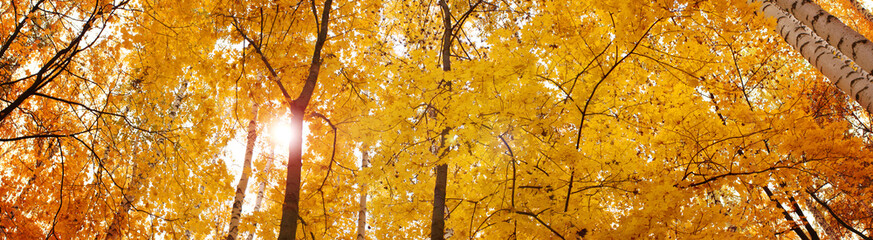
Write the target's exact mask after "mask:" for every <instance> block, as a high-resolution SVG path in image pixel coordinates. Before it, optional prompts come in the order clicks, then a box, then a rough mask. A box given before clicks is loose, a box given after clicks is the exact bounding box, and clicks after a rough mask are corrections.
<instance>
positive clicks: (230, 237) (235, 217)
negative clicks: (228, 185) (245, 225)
mask: <svg viewBox="0 0 873 240" xmlns="http://www.w3.org/2000/svg"><path fill="white" fill-rule="evenodd" d="M257 121H258V105H257V104H255V105H254V106H252V119H251V120H249V127H248V136H247V143H246V154H245V157H244V159H243V171H242V174H241V175H240V177H239V183H238V184H237V185H236V195H235V196H234V198H233V208H232V210H231V213H230V226H229V228H228V233H227V237H226V238H225V239H226V240H234V239H236V235H237V233H239V218H240V214H241V213H242V205H243V202H245V199H246V189H247V188H248V185H249V174H251V173H252V154H253V152H254V150H255V140H256V139H257V138H258V131H257V130H258V123H257Z"/></svg>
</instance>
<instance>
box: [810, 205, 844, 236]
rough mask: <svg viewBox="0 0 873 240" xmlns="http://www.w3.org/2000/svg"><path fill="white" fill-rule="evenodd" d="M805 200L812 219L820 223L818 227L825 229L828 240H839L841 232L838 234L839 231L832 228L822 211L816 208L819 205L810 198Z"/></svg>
mask: <svg viewBox="0 0 873 240" xmlns="http://www.w3.org/2000/svg"><path fill="white" fill-rule="evenodd" d="M803 199H804V203H805V204H806V206H808V207H809V212H811V213H812V217H813V218H815V222H816V223H818V225H819V226H821V228H822V229H824V233H825V234H826V235H825V237H826V239H837V238H839V237H840V236H842V235H841V234H840V233H839V232H837V229H835V228H834V227H833V226H831V224H830V223H828V221H827V219H825V218H824V215H823V214H821V209H819V208H818V207H816V205H817V204H816V203H815V202H813V201H812V200H810V199H809V198H803Z"/></svg>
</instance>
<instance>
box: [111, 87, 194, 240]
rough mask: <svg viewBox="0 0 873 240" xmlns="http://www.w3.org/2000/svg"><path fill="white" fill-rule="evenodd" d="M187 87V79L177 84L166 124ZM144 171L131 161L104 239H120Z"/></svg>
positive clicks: (174, 114)
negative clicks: (127, 175)
mask: <svg viewBox="0 0 873 240" xmlns="http://www.w3.org/2000/svg"><path fill="white" fill-rule="evenodd" d="M187 89H188V80H187V79H185V80H183V81H182V83H181V84H180V86H179V89H178V90H176V94H175V96H174V97H175V99H173V103H172V105H170V113H169V114H168V115H169V116H170V122H169V123H168V124H167V125H169V126H172V125H173V122H174V121H175V120H176V116H177V115H178V112H179V109H180V108H181V107H182V100H183V99H185V95H184V94H185V91H187ZM163 142H164V139H158V144H163ZM144 175H145V171H144V170H143V169H142V166H140V165H139V164H137V162H136V161H133V164H132V166H131V180H130V184H128V186H127V188H126V189H124V191H123V192H122V195H123V199H122V200H121V204H120V205H119V207H118V211H117V212H115V215H114V216H113V217H112V222H111V223H110V224H109V229H108V230H106V238H105V239H106V240H115V239H121V235H122V230H123V228H124V226H125V225H126V224H127V221H128V217H129V216H128V214H129V212H130V209H132V208H133V204H134V203H135V202H136V200H137V199H138V198H139V192H140V191H142V187H143V182H144V181H145V176H144Z"/></svg>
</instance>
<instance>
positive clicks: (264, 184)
mask: <svg viewBox="0 0 873 240" xmlns="http://www.w3.org/2000/svg"><path fill="white" fill-rule="evenodd" d="M268 148H269V149H270V153H268V154H267V166H265V167H264V171H263V172H262V174H261V175H262V176H263V177H264V178H263V179H261V182H259V183H258V198H257V199H255V209H254V210H253V212H256V213H257V212H260V211H261V205H262V203H263V202H264V189H266V188H267V174H269V172H270V170H273V161H274V160H275V156H274V155H273V154H274V153H273V148H272V147H268ZM254 226H255V227H257V226H258V223H255V224H254ZM254 236H255V231H254V230H252V232H251V233H249V237H247V238H246V240H252V239H253V238H254Z"/></svg>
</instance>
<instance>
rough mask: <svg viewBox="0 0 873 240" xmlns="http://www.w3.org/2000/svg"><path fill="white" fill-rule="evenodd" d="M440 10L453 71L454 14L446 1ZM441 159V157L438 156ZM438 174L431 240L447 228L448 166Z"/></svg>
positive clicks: (447, 66) (446, 60) (446, 67)
mask: <svg viewBox="0 0 873 240" xmlns="http://www.w3.org/2000/svg"><path fill="white" fill-rule="evenodd" d="M439 4H440V8H441V9H442V11H443V39H442V49H441V50H442V53H441V55H442V56H441V57H442V63H443V71H451V70H452V61H451V58H450V57H451V53H452V14H451V11H450V9H449V5H448V3H446V0H440V2H439ZM444 141H445V134H441V136H440V147H439V148H437V149H436V151H434V154H435V155H438V154H439V150H440V149H442V147H443V146H442V145H443V144H444V143H445V142H444ZM437 157H439V156H437ZM434 171H435V172H436V183H435V184H434V187H433V212H432V215H431V226H430V239H432V240H436V239H443V238H444V236H445V228H446V218H445V214H446V213H445V209H446V185H448V173H449V166H448V164H445V163H441V164H439V165H437V166H436V168H435V169H434Z"/></svg>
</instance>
